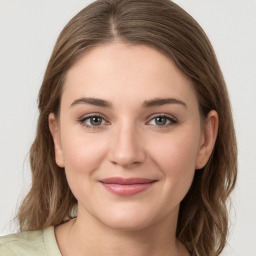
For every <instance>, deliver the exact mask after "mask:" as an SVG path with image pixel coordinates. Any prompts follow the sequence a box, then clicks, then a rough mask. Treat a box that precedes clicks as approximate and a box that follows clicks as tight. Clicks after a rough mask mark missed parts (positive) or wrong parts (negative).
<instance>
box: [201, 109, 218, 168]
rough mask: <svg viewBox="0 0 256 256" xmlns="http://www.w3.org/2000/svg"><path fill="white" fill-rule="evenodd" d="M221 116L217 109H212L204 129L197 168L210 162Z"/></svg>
mask: <svg viewBox="0 0 256 256" xmlns="http://www.w3.org/2000/svg"><path fill="white" fill-rule="evenodd" d="M218 126H219V118H218V113H217V112H216V111H215V110H211V111H210V112H209V113H208V115H207V118H206V121H205V123H204V126H203V131H202V140H201V142H200V148H199V152H198V155H197V159H196V169H201V168H203V167H204V166H205V165H206V163H207V162H208V160H209V158H210V156H211V154H212V151H213V149H214V145H215V142H216V138H217V134H218Z"/></svg>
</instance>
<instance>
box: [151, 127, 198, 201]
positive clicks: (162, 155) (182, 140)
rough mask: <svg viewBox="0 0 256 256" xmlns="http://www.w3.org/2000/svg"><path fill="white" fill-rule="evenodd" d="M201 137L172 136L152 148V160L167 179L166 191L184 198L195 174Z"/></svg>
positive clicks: (193, 135)
mask: <svg viewBox="0 0 256 256" xmlns="http://www.w3.org/2000/svg"><path fill="white" fill-rule="evenodd" d="M198 141H199V135H198V133H195V130H193V132H192V133H189V132H184V133H180V134H178V133H177V134H170V135H168V136H166V137H165V138H162V139H159V138H158V141H157V143H154V144H155V145H156V146H154V147H153V146H150V148H151V151H150V154H151V158H152V159H153V160H154V163H155V164H156V165H157V167H158V169H159V170H160V171H161V172H162V174H163V177H164V178H165V183H164V184H165V186H164V188H163V189H164V190H165V192H166V191H169V193H172V194H173V195H176V196H178V197H184V196H185V194H186V193H187V191H188V190H189V188H190V186H191V183H192V181H193V177H194V173H195V164H196V157H197V153H198Z"/></svg>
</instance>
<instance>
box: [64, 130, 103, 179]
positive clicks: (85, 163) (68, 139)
mask: <svg viewBox="0 0 256 256" xmlns="http://www.w3.org/2000/svg"><path fill="white" fill-rule="evenodd" d="M94 135H95V134H91V135H85V134H84V133H83V132H76V131H74V132H70V131H69V134H68V135H66V136H65V134H63V139H62V149H63V157H64V164H65V169H66V172H68V173H70V174H69V175H72V174H74V175H76V176H77V175H85V174H86V175H89V176H91V175H92V173H93V172H94V170H96V169H97V168H98V166H99V165H100V163H101V162H102V160H103V159H104V157H105V153H106V148H105V145H104V144H103V143H102V141H104V140H101V139H99V138H97V139H95V136H94ZM77 177H78V178H79V176H77Z"/></svg>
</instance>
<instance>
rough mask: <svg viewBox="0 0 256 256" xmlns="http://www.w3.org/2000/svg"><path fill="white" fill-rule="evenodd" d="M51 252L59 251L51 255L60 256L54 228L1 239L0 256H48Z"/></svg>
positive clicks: (21, 233)
mask: <svg viewBox="0 0 256 256" xmlns="http://www.w3.org/2000/svg"><path fill="white" fill-rule="evenodd" d="M54 246H55V247H54ZM50 250H55V252H56V251H57V253H54V254H50V255H58V256H59V255H60V254H58V253H59V251H58V248H57V243H56V240H55V236H54V228H53V227H49V228H47V229H45V230H36V231H27V232H20V233H17V234H11V235H7V236H3V237H0V256H25V255H26V256H32V255H38V256H46V255H47V256H48V255H49V252H51V251H50Z"/></svg>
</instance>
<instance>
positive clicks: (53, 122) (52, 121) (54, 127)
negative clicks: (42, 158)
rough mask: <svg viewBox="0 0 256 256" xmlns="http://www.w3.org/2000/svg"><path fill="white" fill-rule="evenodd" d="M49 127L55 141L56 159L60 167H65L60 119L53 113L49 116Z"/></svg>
mask: <svg viewBox="0 0 256 256" xmlns="http://www.w3.org/2000/svg"><path fill="white" fill-rule="evenodd" d="M48 122H49V128H50V131H51V135H52V138H53V143H54V151H55V161H56V164H57V165H58V166H59V167H64V158H63V152H62V146H61V139H60V127H59V124H58V121H57V119H56V117H55V115H54V114H53V113H50V115H49V117H48Z"/></svg>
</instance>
